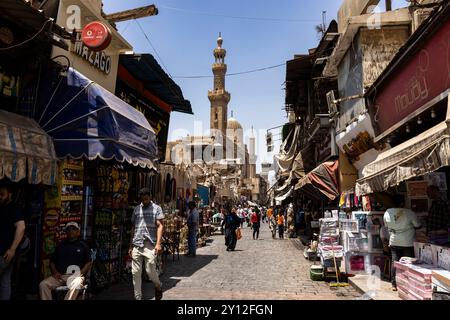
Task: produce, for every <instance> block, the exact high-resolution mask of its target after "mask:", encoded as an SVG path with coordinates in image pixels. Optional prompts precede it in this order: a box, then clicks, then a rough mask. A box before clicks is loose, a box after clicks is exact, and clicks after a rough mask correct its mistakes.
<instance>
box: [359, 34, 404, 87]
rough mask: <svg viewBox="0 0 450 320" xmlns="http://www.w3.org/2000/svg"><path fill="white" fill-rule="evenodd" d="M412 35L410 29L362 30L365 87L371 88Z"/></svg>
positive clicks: (361, 44)
mask: <svg viewBox="0 0 450 320" xmlns="http://www.w3.org/2000/svg"><path fill="white" fill-rule="evenodd" d="M409 35H410V31H409V28H408V27H406V26H405V27H393V28H383V29H374V30H369V29H361V31H360V46H361V51H362V52H363V58H362V63H363V86H364V88H367V87H370V86H371V85H372V84H373V83H374V82H375V81H376V80H377V78H378V77H379V76H380V74H381V73H382V72H383V70H384V69H385V68H386V67H387V66H388V64H389V63H390V62H391V61H392V59H393V58H394V56H395V55H396V54H397V52H398V50H399V49H400V48H401V47H402V46H403V45H404V44H405V42H406V41H407V40H408V38H409Z"/></svg>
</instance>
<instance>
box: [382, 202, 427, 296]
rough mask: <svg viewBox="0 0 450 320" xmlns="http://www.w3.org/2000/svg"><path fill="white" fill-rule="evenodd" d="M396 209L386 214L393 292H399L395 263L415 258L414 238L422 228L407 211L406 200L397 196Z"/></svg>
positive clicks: (385, 222) (414, 215)
mask: <svg viewBox="0 0 450 320" xmlns="http://www.w3.org/2000/svg"><path fill="white" fill-rule="evenodd" d="M393 200H394V208H390V209H387V211H386V213H385V214H384V218H383V219H384V225H385V226H386V227H387V228H388V230H389V247H390V248H391V254H392V281H391V282H392V290H393V291H397V283H396V281H395V266H394V261H399V260H400V258H402V257H411V258H414V238H415V235H416V229H419V228H420V227H421V225H420V222H419V220H418V219H417V216H416V214H415V213H414V212H413V211H411V210H409V209H405V208H404V205H405V198H404V196H403V195H400V194H396V195H395V196H394V198H393Z"/></svg>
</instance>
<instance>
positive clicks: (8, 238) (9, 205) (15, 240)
mask: <svg viewBox="0 0 450 320" xmlns="http://www.w3.org/2000/svg"><path fill="white" fill-rule="evenodd" d="M24 233H25V221H24V218H23V215H22V213H21V212H20V211H19V210H18V209H17V208H16V206H15V205H14V202H13V200H12V190H11V187H10V186H4V185H2V186H0V300H10V299H11V274H12V271H13V265H14V263H13V262H14V256H15V255H16V249H17V247H18V246H19V244H20V242H21V241H22V238H23V235H24Z"/></svg>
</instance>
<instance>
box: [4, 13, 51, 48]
mask: <svg viewBox="0 0 450 320" xmlns="http://www.w3.org/2000/svg"><path fill="white" fill-rule="evenodd" d="M52 21H53V20H47V21H45V23H44V25H43V26H42V28H41V30H39V31H38V32H37V33H36V34H35V35H34V36H32V37H31V38H30V39H27V40H25V41H24V42H21V43H18V44H15V45H13V46H11V47H6V48H0V51H7V50H11V49H14V48H17V47H20V46H23V45H24V44H27V43H28V42H30V41H33V40H34V39H35V38H37V36H39V35H40V34H41V32H42V31H44V29H45V26H46V25H47V23H49V22H52Z"/></svg>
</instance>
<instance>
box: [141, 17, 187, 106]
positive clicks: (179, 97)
mask: <svg viewBox="0 0 450 320" xmlns="http://www.w3.org/2000/svg"><path fill="white" fill-rule="evenodd" d="M134 21H135V22H136V23H137V25H138V26H139V28H140V29H141V31H142V33H143V34H144V36H145V38H146V39H147V41H148V43H149V44H150V46H151V47H152V48H153V51H154V52H155V54H156V55H157V57H158V59H159V61H160V62H161V64H162V65H163V67H164V69H166V70H165V71H166V72H167V74H168V75H169V77H170V78H171V79H173V78H172V75H171V74H170V73H169V71H168V70H167V67H166V66H165V65H164V62H163V61H162V59H161V57H160V56H159V54H158V51H157V50H156V48H155V47H154V46H153V44H152V42H151V41H150V39H149V37H148V36H147V34H146V33H145V31H144V29H143V28H142V26H141V24H140V23H139V21H138V20H136V19H134ZM149 67H150V68H151V69H152V70H153V71H154V72H155V74H156V75H157V76H158V78H159V79H160V80H161V81H162V82H163V83H164V84H165V86H166V87H167V88H168V89H169V90H170V91H171V92H172V94H173V95H174V96H175V97H176V98H177V99H178V101H179V102H180V104H181V105H183V104H184V102H183V101H184V99H183V98H182V97H181V96H180V95H179V94H178V92H177V90H175V89H174V88H173V86H172V84H171V83H170V82H169V81H167V80H166V79H163V78H162V77H161V76H160V74H159V73H158V72H157V71H156V70H154V69H153V68H152V67H151V66H149Z"/></svg>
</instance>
